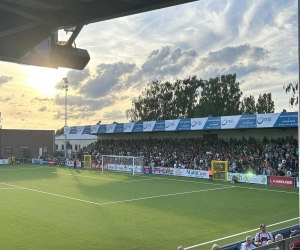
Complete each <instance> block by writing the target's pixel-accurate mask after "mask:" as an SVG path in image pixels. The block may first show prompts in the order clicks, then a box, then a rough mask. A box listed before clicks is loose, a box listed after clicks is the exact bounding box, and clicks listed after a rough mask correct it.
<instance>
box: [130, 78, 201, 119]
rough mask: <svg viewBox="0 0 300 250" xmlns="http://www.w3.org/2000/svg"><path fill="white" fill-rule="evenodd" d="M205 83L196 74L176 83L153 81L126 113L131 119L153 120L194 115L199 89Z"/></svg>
mask: <svg viewBox="0 0 300 250" xmlns="http://www.w3.org/2000/svg"><path fill="white" fill-rule="evenodd" d="M202 83H203V81H202V80H198V79H197V77H196V76H193V77H189V78H187V79H184V80H177V81H175V83H170V82H164V83H162V82H159V81H153V82H151V83H148V84H147V87H146V88H145V90H144V91H143V92H142V95H140V96H139V97H138V98H137V99H136V100H134V101H133V102H132V108H131V109H128V110H126V112H125V114H126V117H127V119H129V120H130V121H152V120H167V119H176V118H178V117H183V118H187V117H193V114H194V109H195V106H196V104H197V97H198V91H197V89H198V88H199V87H200V86H201V84H202Z"/></svg>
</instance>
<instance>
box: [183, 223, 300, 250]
mask: <svg viewBox="0 0 300 250" xmlns="http://www.w3.org/2000/svg"><path fill="white" fill-rule="evenodd" d="M299 218H300V217H296V218H293V219H290V220H285V221H281V222H278V223H275V224H272V225H268V227H272V226H276V225H279V224H283V223H285V222H289V221H293V220H297V219H299ZM257 230H259V228H255V229H252V230H248V231H245V232H242V233H238V234H233V235H229V236H226V237H223V238H220V239H215V240H211V241H207V242H204V243H201V244H197V245H194V246H190V247H185V248H184V249H192V248H195V247H200V246H203V245H207V244H209V243H214V242H218V241H220V240H225V239H229V238H232V237H235V236H239V235H242V234H246V233H251V232H254V231H257Z"/></svg>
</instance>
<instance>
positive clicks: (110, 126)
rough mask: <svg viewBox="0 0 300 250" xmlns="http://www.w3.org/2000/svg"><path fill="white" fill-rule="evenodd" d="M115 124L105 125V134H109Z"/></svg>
mask: <svg viewBox="0 0 300 250" xmlns="http://www.w3.org/2000/svg"><path fill="white" fill-rule="evenodd" d="M116 125H117V124H115V123H114V124H109V125H106V134H111V133H113V132H114V130H115V127H116Z"/></svg>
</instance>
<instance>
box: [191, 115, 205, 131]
mask: <svg viewBox="0 0 300 250" xmlns="http://www.w3.org/2000/svg"><path fill="white" fill-rule="evenodd" d="M206 121H207V117H206V118H192V119H191V130H202V129H203V127H204V125H205V123H206Z"/></svg>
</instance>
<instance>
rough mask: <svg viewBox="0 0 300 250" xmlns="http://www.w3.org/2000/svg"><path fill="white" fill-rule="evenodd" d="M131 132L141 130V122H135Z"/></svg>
mask: <svg viewBox="0 0 300 250" xmlns="http://www.w3.org/2000/svg"><path fill="white" fill-rule="evenodd" d="M132 132H143V122H136V123H135V124H134V126H133V129H132Z"/></svg>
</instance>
